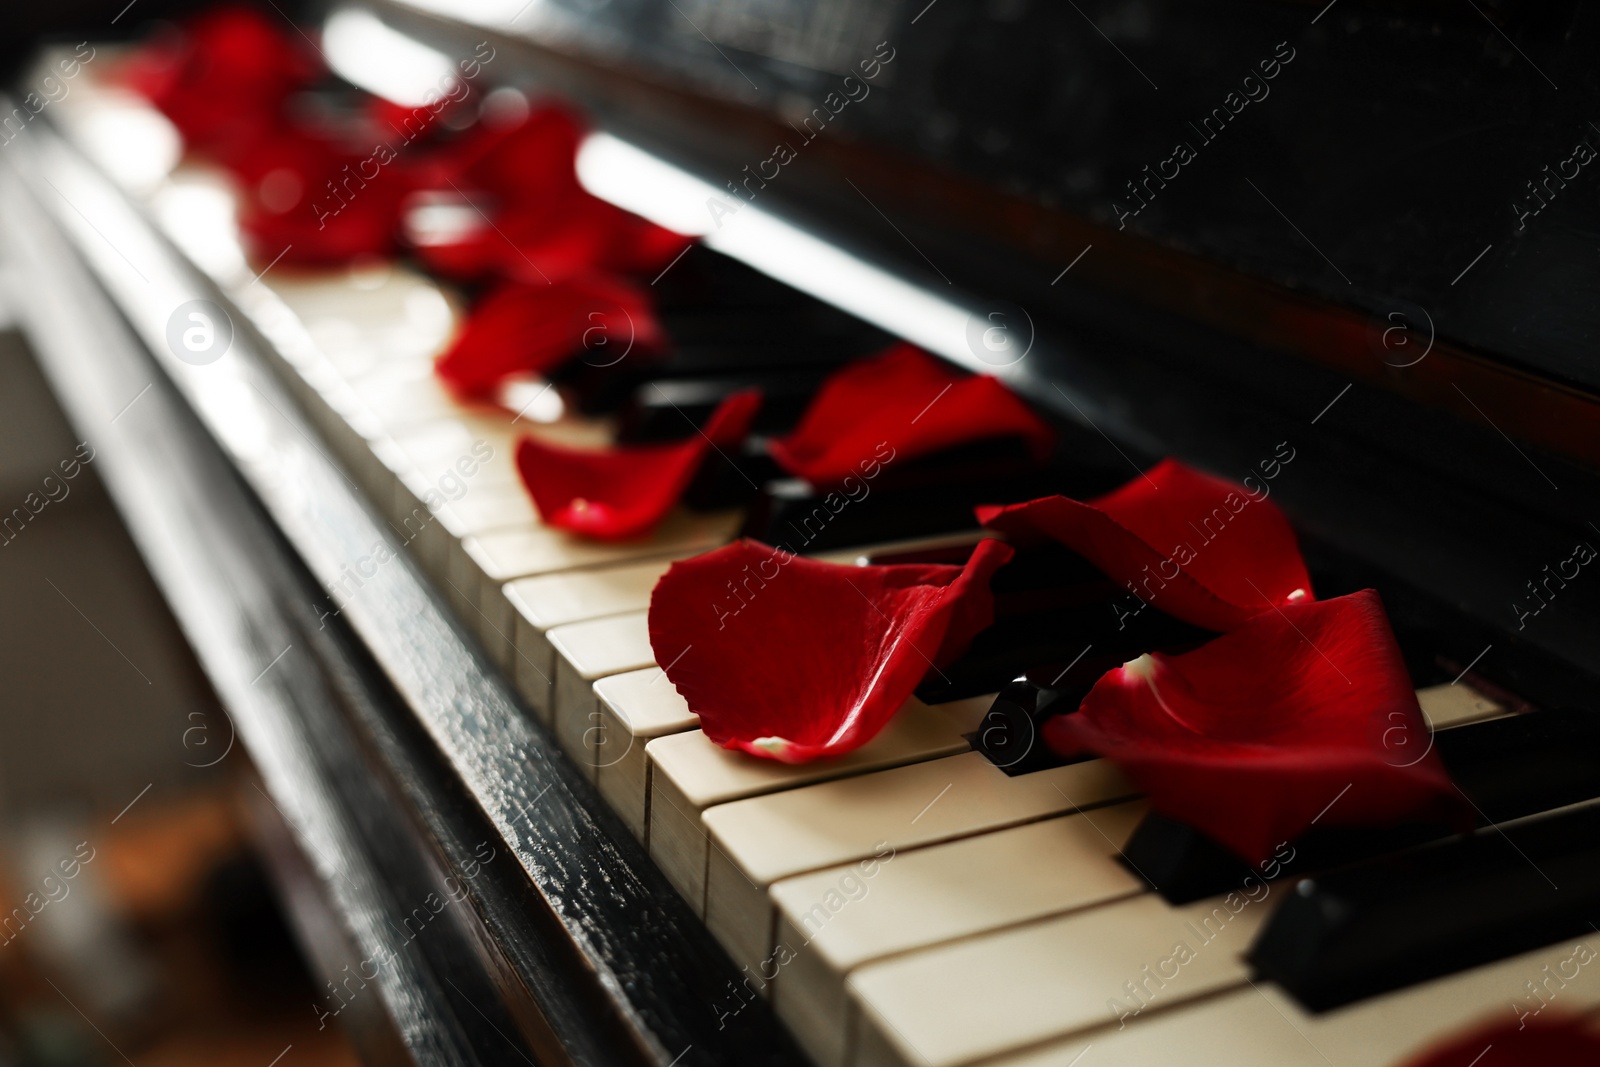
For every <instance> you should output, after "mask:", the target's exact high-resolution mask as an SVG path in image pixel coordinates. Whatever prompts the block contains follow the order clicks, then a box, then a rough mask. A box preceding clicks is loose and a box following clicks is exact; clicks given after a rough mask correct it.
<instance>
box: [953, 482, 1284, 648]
mask: <svg viewBox="0 0 1600 1067" xmlns="http://www.w3.org/2000/svg"><path fill="white" fill-rule="evenodd" d="M978 521H980V522H982V523H983V524H984V525H985V526H988V527H991V528H993V529H995V530H998V531H1000V532H1002V533H1004V534H1007V535H1009V536H1011V537H1012V538H1013V539H1014V540H1015V539H1018V538H1020V539H1023V540H1026V539H1027V538H1029V537H1030V536H1032V537H1038V536H1041V535H1043V536H1047V537H1051V538H1054V539H1055V540H1057V541H1060V542H1062V543H1063V544H1065V545H1067V546H1068V547H1070V548H1071V549H1073V550H1074V551H1075V552H1077V553H1079V554H1080V555H1082V556H1083V557H1084V558H1085V559H1087V560H1089V561H1090V562H1091V563H1093V564H1094V565H1095V566H1096V567H1099V568H1100V569H1101V570H1103V571H1105V572H1106V574H1108V575H1110V576H1111V577H1112V578H1113V579H1115V580H1116V581H1118V582H1120V583H1122V584H1123V585H1126V586H1127V587H1128V588H1129V589H1130V590H1131V591H1133V592H1134V593H1136V594H1137V595H1138V596H1139V597H1141V598H1143V599H1144V600H1145V601H1147V602H1149V603H1152V604H1154V605H1155V606H1156V607H1158V608H1160V609H1161V610H1162V611H1165V612H1166V613H1167V614H1169V615H1173V616H1176V617H1177V618H1180V619H1182V620H1183V621H1184V622H1188V623H1193V624H1194V625H1196V626H1203V627H1206V628H1207V629H1210V630H1220V631H1225V630H1231V629H1233V628H1234V627H1236V626H1238V625H1240V624H1241V623H1243V622H1245V621H1246V620H1247V619H1250V618H1253V617H1254V616H1256V615H1259V614H1260V613H1261V612H1263V611H1266V610H1268V609H1269V608H1271V607H1273V606H1276V605H1284V604H1294V603H1299V602H1301V601H1304V600H1308V599H1311V597H1312V592H1311V577H1310V575H1309V574H1307V573H1306V565H1305V561H1304V560H1303V559H1301V557H1300V548H1299V546H1298V544H1297V543H1296V542H1295V536H1294V531H1293V530H1292V529H1291V528H1290V526H1289V520H1288V519H1286V518H1285V517H1284V515H1283V512H1281V511H1279V510H1278V508H1277V505H1275V504H1272V503H1270V502H1269V501H1267V500H1266V499H1259V500H1258V499H1254V498H1253V497H1252V496H1251V494H1250V493H1249V492H1248V491H1246V490H1245V489H1244V488H1243V487H1242V486H1237V485H1233V484H1232V483H1230V482H1226V481H1223V480H1222V479H1220V478H1213V477H1211V476H1210V475H1207V474H1201V473H1200V472H1199V471H1197V470H1194V469H1193V468H1191V467H1186V466H1184V465H1183V464H1182V463H1179V462H1178V461H1177V460H1172V459H1168V460H1163V461H1161V462H1160V463H1158V464H1156V465H1155V466H1154V467H1152V468H1151V469H1150V470H1148V471H1146V472H1145V473H1144V474H1143V475H1142V476H1140V477H1138V478H1134V479H1133V480H1132V481H1130V482H1128V483H1127V484H1126V485H1124V486H1122V487H1121V488H1120V489H1116V490H1114V491H1113V492H1110V493H1108V494H1106V495H1105V496H1102V497H1100V498H1098V499H1096V500H1091V501H1088V502H1086V503H1085V502H1080V501H1077V500H1072V499H1069V498H1068V497H1064V496H1052V497H1043V498H1041V499H1039V500H1031V501H1028V502H1027V503H1025V504H1012V505H1009V506H1005V507H987V508H979V509H978Z"/></svg>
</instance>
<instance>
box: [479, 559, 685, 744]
mask: <svg viewBox="0 0 1600 1067" xmlns="http://www.w3.org/2000/svg"><path fill="white" fill-rule="evenodd" d="M676 558H680V557H676V556H666V557H662V558H659V559H648V560H642V561H640V562H638V563H625V564H621V565H618V566H615V567H596V568H593V569H591V570H583V571H570V572H566V573H562V574H542V575H538V576H536V577H533V578H519V579H517V580H516V581H514V582H508V583H506V585H505V587H504V589H503V593H504V596H505V598H506V600H507V601H509V602H510V604H511V609H512V618H513V623H512V626H513V631H514V632H513V634H512V639H513V640H514V641H515V642H516V652H517V654H516V657H515V659H514V662H513V664H512V679H513V680H514V682H515V683H516V687H517V691H518V692H519V693H521V694H522V697H523V699H524V700H526V701H527V702H528V705H529V706H530V707H531V708H533V710H534V712H535V714H536V715H537V716H538V717H539V720H540V721H541V722H544V723H546V724H547V725H548V724H549V723H550V721H551V711H552V709H553V707H554V692H553V689H554V686H553V683H552V680H553V679H554V678H555V676H556V664H555V650H554V649H552V648H551V647H550V641H549V638H548V637H547V636H546V635H547V634H548V633H549V632H550V630H552V629H554V628H555V627H557V626H564V625H566V624H567V623H573V622H583V621H585V620H587V619H599V618H605V617H606V616H608V615H621V614H624V613H625V612H630V611H643V610H645V609H646V608H648V607H649V606H650V591H651V590H653V589H654V588H655V585H656V582H657V581H659V580H660V578H661V576H662V575H663V574H665V573H666V572H667V568H668V567H670V566H672V563H673V560H674V559H676ZM664 684H665V685H666V688H667V689H669V690H670V689H672V684H671V683H670V682H668V683H664ZM674 695H676V691H675V690H674ZM651 736H655V735H651ZM640 747H641V749H642V748H643V743H642V742H641V744H640ZM640 755H641V758H642V755H643V754H642V752H641V754H640Z"/></svg>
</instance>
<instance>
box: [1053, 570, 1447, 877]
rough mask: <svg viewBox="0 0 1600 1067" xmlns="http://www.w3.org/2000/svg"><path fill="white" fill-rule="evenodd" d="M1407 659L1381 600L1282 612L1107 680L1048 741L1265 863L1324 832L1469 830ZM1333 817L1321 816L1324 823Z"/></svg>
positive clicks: (1356, 597) (1356, 599)
mask: <svg viewBox="0 0 1600 1067" xmlns="http://www.w3.org/2000/svg"><path fill="white" fill-rule="evenodd" d="M1396 730H1399V731H1402V732H1403V734H1404V735H1405V736H1407V737H1412V738H1416V737H1425V736H1427V731H1428V725H1427V720H1425V719H1424V718H1423V716H1422V709H1421V708H1420V707H1419V706H1418V704H1417V697H1416V693H1415V691H1414V690H1413V689H1412V687H1411V681H1410V679H1409V677H1408V676H1407V674H1406V668H1405V663H1404V661H1403V660H1402V659H1401V656H1400V649H1399V647H1398V646H1397V645H1396V644H1395V640H1394V634H1393V633H1392V632H1391V631H1390V628H1389V622H1388V618H1387V617H1386V616H1385V615H1384V611H1383V605H1382V602H1381V601H1380V600H1379V599H1378V595H1377V593H1375V592H1374V591H1372V590H1370V589H1368V590H1364V591H1362V592H1359V593H1353V594H1351V595H1349V596H1344V597H1338V598H1336V599H1333V600H1327V601H1322V602H1320V603H1319V602H1307V603H1302V604H1294V605H1290V606H1288V607H1285V608H1283V609H1281V610H1279V611H1269V612H1267V613H1265V614H1263V615H1260V616H1258V617H1256V618H1255V619H1252V620H1251V621H1249V622H1247V623H1245V624H1244V625H1242V626H1240V627H1239V628H1238V629H1236V630H1233V631H1232V632H1230V633H1227V634H1224V635H1222V636H1221V637H1218V638H1216V639H1215V640H1213V641H1210V642H1208V643H1207V644H1205V645H1203V646H1201V647H1200V648H1198V649H1195V650H1194V651H1192V652H1188V653H1184V654H1183V655H1178V656H1167V655H1163V654H1161V653H1159V652H1156V653H1151V654H1149V655H1146V656H1141V657H1139V658H1138V659H1137V660H1134V661H1133V662H1132V663H1129V664H1126V665H1124V666H1122V667H1118V668H1116V669H1115V670H1112V671H1109V672H1107V673H1106V674H1105V675H1104V676H1103V677H1102V678H1101V679H1100V681H1098V682H1096V683H1095V686H1094V688H1093V689H1092V690H1091V691H1090V692H1089V695H1088V696H1087V697H1086V698H1085V699H1084V701H1083V705H1082V707H1081V708H1080V709H1079V710H1078V711H1077V712H1075V713H1072V714H1068V715H1061V716H1057V717H1056V718H1053V719H1051V720H1049V721H1048V722H1047V723H1046V724H1045V727H1044V731H1043V733H1044V737H1045V740H1046V742H1047V743H1048V744H1049V745H1050V746H1051V747H1052V748H1054V749H1055V750H1056V751H1058V752H1062V753H1066V754H1076V753H1079V752H1082V751H1090V752H1095V753H1098V754H1100V755H1102V756H1105V757H1107V758H1109V759H1112V760H1115V761H1116V762H1117V763H1118V764H1120V765H1122V766H1123V767H1124V768H1125V769H1126V770H1127V771H1128V773H1129V775H1130V776H1131V777H1132V778H1133V779H1134V781H1135V782H1137V783H1138V784H1139V785H1140V787H1141V788H1143V789H1144V790H1145V791H1146V792H1147V793H1148V794H1149V796H1150V802H1151V805H1152V806H1153V807H1155V808H1156V809H1157V810H1160V811H1162V812H1165V813H1167V814H1169V815H1171V816H1173V817H1175V818H1179V819H1182V820H1183V821H1185V822H1187V823H1189V824H1191V825H1193V826H1195V827H1197V828H1198V829H1200V830H1202V831H1204V832H1205V833H1207V834H1208V835H1210V836H1211V837H1212V838H1214V839H1215V840H1216V841H1218V842H1220V843H1222V844H1224V845H1226V846H1227V847H1228V848H1230V849H1232V850H1233V851H1234V852H1236V853H1238V854H1239V855H1240V856H1241V857H1243V858H1245V859H1248V860H1250V861H1251V862H1255V861H1258V860H1261V859H1263V858H1264V857H1266V856H1268V855H1270V854H1271V853H1272V850H1273V847H1274V846H1275V845H1276V844H1278V843H1280V842H1283V841H1288V840H1292V839H1293V838H1295V837H1296V836H1297V835H1299V834H1300V833H1302V832H1303V831H1305V830H1306V829H1307V828H1308V827H1309V826H1310V825H1311V824H1312V822H1313V820H1318V821H1319V822H1320V823H1322V824H1326V825H1384V824H1390V823H1394V822H1396V821H1400V820H1408V819H1420V820H1424V821H1432V820H1435V819H1444V820H1454V819H1455V818H1457V817H1458V816H1459V815H1460V814H1461V808H1462V802H1461V799H1460V797H1459V795H1458V794H1457V792H1456V790H1455V787H1454V786H1452V785H1451V783H1450V779H1449V777H1448V776H1447V775H1446V774H1445V771H1444V766H1443V764H1442V763H1441V762H1440V760H1439V757H1438V755H1437V753H1434V752H1433V751H1432V750H1431V749H1429V751H1428V752H1427V754H1426V755H1425V756H1424V757H1423V758H1421V759H1417V760H1412V759H1410V758H1409V757H1408V756H1406V755H1405V753H1407V752H1410V751H1414V749H1415V747H1416V746H1414V745H1412V746H1406V747H1404V748H1399V747H1393V746H1386V743H1385V741H1386V739H1387V738H1392V737H1395V736H1397V735H1396V734H1395V733H1394V731H1396ZM1319 817H1320V818H1319Z"/></svg>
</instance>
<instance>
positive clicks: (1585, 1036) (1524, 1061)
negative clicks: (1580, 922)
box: [1406, 953, 1600, 1067]
mask: <svg viewBox="0 0 1600 1067" xmlns="http://www.w3.org/2000/svg"><path fill="white" fill-rule="evenodd" d="M1591 957H1592V953H1591ZM1530 977H1534V976H1530ZM1528 999H1529V1000H1530V1001H1532V1000H1533V999H1534V998H1533V997H1532V996H1530V997H1529V998H1528ZM1516 1007H1517V1004H1516V1002H1515V1001H1513V1002H1512V1008H1513V1010H1515V1008H1516ZM1529 1010H1530V1011H1531V1010H1532V1009H1529ZM1597 1063H1600V1033H1597V1032H1596V1031H1595V1029H1594V1026H1593V1024H1592V1023H1591V1022H1589V1021H1587V1020H1583V1019H1573V1018H1556V1019H1554V1020H1550V1021H1545V1020H1539V1019H1529V1020H1519V1021H1518V1022H1517V1024H1516V1025H1512V1024H1511V1023H1509V1022H1505V1023H1498V1024H1491V1025H1488V1026H1482V1027H1479V1028H1478V1029H1476V1030H1473V1031H1472V1032H1470V1033H1468V1034H1467V1035H1466V1036H1464V1037H1461V1038H1459V1039H1457V1040H1454V1041H1451V1042H1450V1043H1449V1044H1448V1045H1445V1046H1444V1047H1442V1048H1438V1049H1434V1050H1433V1051H1431V1052H1425V1053H1423V1054H1422V1055H1420V1056H1418V1057H1417V1058H1416V1059H1412V1060H1407V1061H1406V1064H1407V1067H1593V1065H1594V1064H1597Z"/></svg>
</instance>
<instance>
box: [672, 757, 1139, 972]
mask: <svg viewBox="0 0 1600 1067" xmlns="http://www.w3.org/2000/svg"><path fill="white" fill-rule="evenodd" d="M1133 794H1134V789H1133V787H1132V786H1131V785H1130V784H1129V782H1128V780H1127V779H1126V778H1125V777H1123V775H1122V773H1121V772H1120V771H1118V770H1117V769H1116V767H1114V766H1113V765H1112V764H1111V763H1110V762H1109V761H1106V760H1086V761H1084V762H1081V763H1074V764H1069V765H1067V766H1064V767H1051V768H1048V769H1046V770H1042V771H1035V772H1033V773H1031V774H1021V775H1017V776H1016V777H1014V778H1013V777H1010V776H1008V775H1007V774H1006V773H1005V772H1004V771H1002V770H1000V769H999V768H997V767H996V766H994V764H992V763H990V762H989V760H988V758H987V757H986V756H984V755H983V754H981V753H978V752H966V753H963V754H961V755H956V756H949V757H947V758H944V759H937V760H932V761H929V762H926V763H918V764H913V765H912V766H909V767H897V768H894V769H892V770H885V771H879V772H877V773H875V774H868V775H862V776H860V777H857V778H846V779H843V780H840V781H833V782H825V783H823V784H821V785H813V786H809V787H807V788H805V789H793V790H790V791H788V792H785V793H778V794H776V795H773V796H764V797H755V798H752V799H750V800H740V801H735V802H733V803H731V804H722V805H719V806H717V807H714V808H711V809H710V810H708V811H707V812H706V813H705V815H704V816H703V821H704V822H705V826H706V830H707V831H708V832H709V834H710V836H711V841H712V848H711V850H710V853H709V855H708V857H707V863H706V912H705V918H706V925H707V926H708V927H710V929H711V932H712V933H713V934H715V935H716V936H717V939H718V940H719V941H721V942H722V944H723V946H724V947H725V948H727V949H728V951H729V952H730V953H731V954H732V955H733V957H734V960H735V962H738V963H750V964H753V963H755V962H757V961H759V960H762V959H765V958H766V957H767V955H768V953H769V952H770V949H771V939H772V935H773V926H774V919H775V916H774V911H773V906H772V901H771V898H770V897H769V896H768V893H767V890H768V887H770V886H771V885H772V884H773V883H774V882H777V881H778V880H780V879H783V878H788V877H792V876H794V875H797V874H804V873H806V872H807V871H813V870H817V869H819V868H822V867H832V866H836V865H838V864H844V863H852V862H856V861H859V860H861V859H864V858H866V857H868V856H871V855H874V854H875V853H877V852H878V850H879V849H881V848H883V847H884V846H885V844H887V846H888V847H890V848H893V849H896V850H900V849H907V848H916V847H918V846H921V845H930V844H935V843H937V842H940V841H948V840H952V839H955V838H958V837H968V836H972V835H975V834H981V833H989V832H991V831H994V830H999V829H1003V828H1005V827H1007V826H1015V825H1017V824H1019V823H1024V822H1031V821H1033V820H1036V819H1042V818H1045V817H1047V816H1050V815H1057V814H1061V813H1065V812H1069V811H1074V810H1077V809H1080V808H1089V807H1094V806H1098V805H1103V804H1107V803H1109V802H1111V801H1114V800H1123V799H1127V798H1129V797H1131V796H1133Z"/></svg>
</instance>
